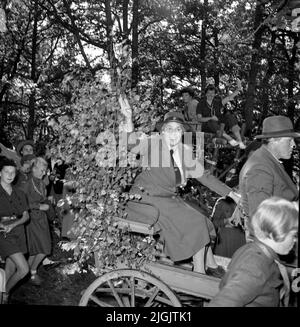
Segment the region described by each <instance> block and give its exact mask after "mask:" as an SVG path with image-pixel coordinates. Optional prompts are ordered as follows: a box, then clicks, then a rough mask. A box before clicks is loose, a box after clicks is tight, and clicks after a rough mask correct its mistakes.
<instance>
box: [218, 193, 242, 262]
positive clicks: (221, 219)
mask: <svg viewBox="0 0 300 327" xmlns="http://www.w3.org/2000/svg"><path fill="white" fill-rule="evenodd" d="M235 207H236V203H235V202H234V201H233V200H232V199H231V198H230V197H225V198H220V199H219V200H218V201H217V203H216V204H215V207H214V210H213V213H212V222H213V224H214V226H215V229H216V234H217V240H216V243H215V246H214V249H213V252H214V254H216V255H219V256H222V257H227V258H231V257H232V256H233V254H234V252H235V251H236V250H237V249H239V248H240V247H241V246H243V245H244V244H246V237H245V233H244V231H243V229H242V227H241V226H239V225H238V226H236V225H234V224H232V215H233V212H234V209H235Z"/></svg>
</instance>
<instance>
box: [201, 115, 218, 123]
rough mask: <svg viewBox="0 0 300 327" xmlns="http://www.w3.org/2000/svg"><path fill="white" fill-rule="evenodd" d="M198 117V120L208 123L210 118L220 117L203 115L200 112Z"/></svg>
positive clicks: (216, 118)
mask: <svg viewBox="0 0 300 327" xmlns="http://www.w3.org/2000/svg"><path fill="white" fill-rule="evenodd" d="M197 117H198V121H199V122H201V123H206V122H208V121H210V120H215V121H218V120H219V119H218V117H216V116H211V117H202V115H201V114H198V115H197Z"/></svg>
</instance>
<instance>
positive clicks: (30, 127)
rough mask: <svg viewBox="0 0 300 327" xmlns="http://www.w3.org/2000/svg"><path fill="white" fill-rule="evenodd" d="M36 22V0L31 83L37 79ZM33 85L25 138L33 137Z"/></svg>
mask: <svg viewBox="0 0 300 327" xmlns="http://www.w3.org/2000/svg"><path fill="white" fill-rule="evenodd" d="M37 22H38V0H35V3H34V22H33V31H32V49H31V76H30V77H31V80H32V82H33V83H36V81H37V74H36V54H37ZM35 95H36V90H35V86H34V87H33V90H32V92H31V94H30V97H29V111H28V113H29V118H28V124H27V135H26V138H28V139H33V135H34V129H35V105H36V103H35Z"/></svg>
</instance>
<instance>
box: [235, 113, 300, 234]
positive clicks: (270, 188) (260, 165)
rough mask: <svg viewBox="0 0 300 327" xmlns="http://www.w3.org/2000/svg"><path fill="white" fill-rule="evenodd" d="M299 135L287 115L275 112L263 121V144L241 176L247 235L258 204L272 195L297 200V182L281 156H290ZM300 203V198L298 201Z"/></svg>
mask: <svg viewBox="0 0 300 327" xmlns="http://www.w3.org/2000/svg"><path fill="white" fill-rule="evenodd" d="M298 137H300V133H297V132H295V131H294V129H293V124H292V122H291V120H290V119H289V118H288V117H284V116H272V117H268V118H266V119H265V120H264V121H263V131H262V134H261V135H258V136H256V138H257V139H262V145H261V147H260V148H259V149H257V150H256V151H255V152H254V153H253V154H252V155H251V156H250V157H249V159H248V160H247V162H246V163H245V165H244V166H243V168H242V170H241V172H240V176H239V190H240V193H241V196H242V198H241V204H242V207H243V211H244V214H245V227H246V236H247V239H248V240H249V239H251V234H252V231H251V229H250V228H249V226H248V220H249V217H251V216H252V215H253V213H254V211H255V210H256V209H257V207H258V206H259V204H260V203H261V202H262V201H263V200H265V199H267V198H270V197H271V196H280V197H282V198H284V199H286V200H289V201H298V200H299V198H298V197H299V193H298V190H297V187H296V185H295V184H294V183H293V181H292V179H291V178H290V176H289V175H288V174H287V173H286V171H285V169H284V167H283V165H282V163H281V162H280V159H289V158H290V157H291V155H292V152H293V149H294V148H295V142H294V138H298ZM295 204H296V205H298V206H299V204H298V202H295ZM249 234H250V236H249Z"/></svg>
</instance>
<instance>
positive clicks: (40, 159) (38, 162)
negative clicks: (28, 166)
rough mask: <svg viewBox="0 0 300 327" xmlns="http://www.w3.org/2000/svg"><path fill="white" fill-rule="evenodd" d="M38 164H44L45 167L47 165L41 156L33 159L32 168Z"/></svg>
mask: <svg viewBox="0 0 300 327" xmlns="http://www.w3.org/2000/svg"><path fill="white" fill-rule="evenodd" d="M39 166H44V167H47V166H48V163H47V161H46V160H45V159H44V158H42V157H37V158H35V159H34V160H33V164H32V168H34V167H35V168H36V167H39Z"/></svg>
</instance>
